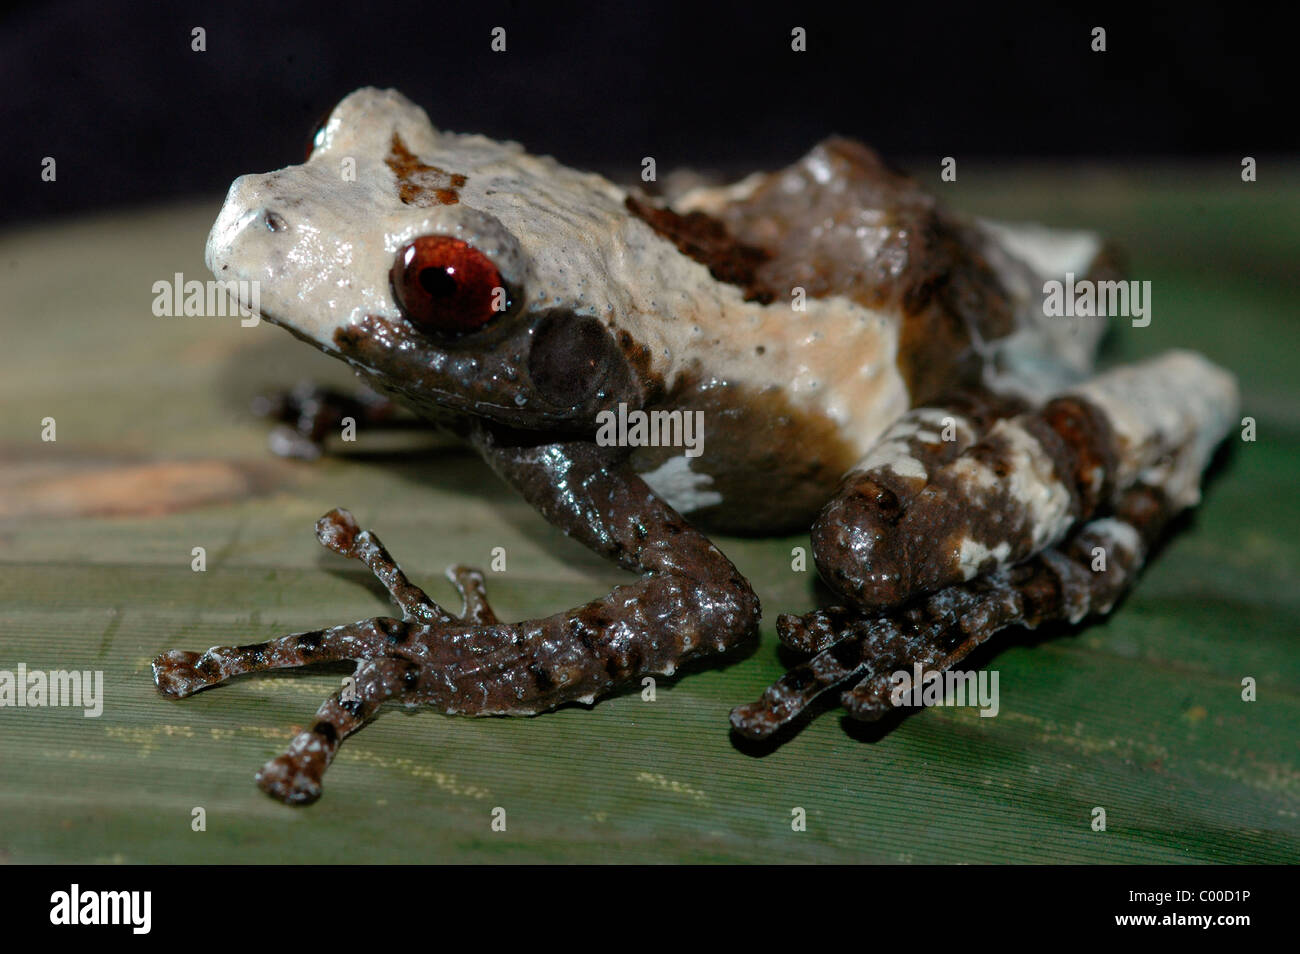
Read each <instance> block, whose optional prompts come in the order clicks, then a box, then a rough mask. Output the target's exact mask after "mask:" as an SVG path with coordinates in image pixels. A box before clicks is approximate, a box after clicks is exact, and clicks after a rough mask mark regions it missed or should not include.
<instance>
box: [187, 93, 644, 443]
mask: <svg viewBox="0 0 1300 954" xmlns="http://www.w3.org/2000/svg"><path fill="white" fill-rule="evenodd" d="M622 202H623V194H622V192H621V191H620V190H618V189H617V188H615V187H614V186H613V185H611V184H610V183H609V182H607V181H605V180H604V179H602V178H600V177H599V176H594V175H587V174H583V173H578V172H574V171H572V170H570V169H567V168H565V167H563V166H561V165H559V164H558V163H556V162H555V161H554V160H552V159H550V158H546V157H536V156H531V155H528V154H527V153H526V152H524V150H523V149H522V148H521V147H520V146H519V145H517V144H515V143H500V142H495V141H493V140H490V139H486V138H484V137H482V136H466V135H457V134H453V133H444V132H439V131H437V130H435V129H434V128H433V126H432V125H431V124H430V123H429V120H428V117H427V116H426V115H425V114H424V111H423V110H421V109H420V108H419V107H417V106H416V105H414V104H413V103H411V102H410V101H409V100H407V99H406V98H405V97H403V96H401V95H400V94H398V93H397V92H395V91H392V90H377V89H361V90H358V91H356V92H354V93H352V94H351V95H349V96H348V97H346V98H345V99H344V100H343V101H342V102H341V103H339V105H338V106H337V107H335V109H334V111H333V112H332V113H331V114H330V116H329V118H328V119H327V120H326V121H325V122H324V123H323V124H322V126H321V127H320V130H319V131H318V132H317V133H316V136H315V137H314V140H313V146H312V151H311V154H310V155H309V157H308V158H307V161H306V162H305V163H303V164H302V165H298V166H290V167H289V168H286V169H282V170H280V171H278V172H271V173H267V174H265V175H246V176H241V177H240V178H239V179H237V180H235V182H234V184H233V185H232V186H231V187H230V192H229V194H228V195H227V197H226V202H225V206H224V207H223V208H222V210H221V214H220V216H219V217H218V218H217V221H216V224H215V225H214V226H213V228H212V233H211V235H210V236H209V237H208V245H207V264H208V267H209V268H210V269H212V271H213V273H214V274H215V275H216V276H217V278H218V279H220V280H222V281H230V280H236V281H241V282H257V289H258V307H259V309H260V311H261V313H262V315H263V317H265V318H267V319H268V320H270V321H273V322H275V323H276V324H279V325H282V326H284V327H285V328H287V329H289V330H290V331H292V332H293V333H294V334H295V335H297V336H299V337H301V338H303V339H305V340H307V341H309V342H311V343H312V344H314V345H316V346H317V347H319V348H320V349H322V350H323V351H325V352H326V353H329V354H332V355H334V356H336V357H339V358H342V359H343V360H345V361H347V362H349V363H350V364H352V365H353V366H354V367H356V368H357V369H358V370H359V371H361V372H362V373H363V374H364V375H365V376H366V377H368V378H369V379H371V380H372V381H373V383H375V384H376V385H377V386H379V387H380V388H381V389H383V390H385V391H387V392H389V393H392V394H394V395H395V396H397V397H398V398H399V399H401V400H403V401H404V402H405V403H407V404H408V405H410V406H412V407H413V408H415V409H416V410H417V411H420V412H423V413H426V414H431V415H434V416H437V415H438V414H440V413H447V412H450V413H452V414H470V415H475V416H479V417H485V418H489V419H492V420H494V421H497V422H499V423H502V424H506V425H510V426H513V427H520V428H526V429H542V428H546V429H556V428H560V429H565V428H573V429H585V428H587V427H589V426H590V425H591V423H592V422H593V421H594V419H595V416H596V414H597V413H598V412H599V411H600V410H604V409H606V408H610V407H613V406H615V405H617V404H618V403H619V402H626V403H627V404H628V405H629V406H640V405H641V404H643V403H644V402H645V399H646V389H647V385H646V381H647V379H648V377H649V375H647V374H646V373H645V361H644V353H643V351H642V350H641V349H640V348H639V346H637V345H636V344H635V343H633V342H632V341H631V339H630V337H629V336H627V335H626V334H623V335H619V334H617V333H616V332H615V331H614V330H613V322H612V320H611V316H614V315H617V314H618V313H619V311H620V310H621V309H622V308H623V307H625V306H626V301H625V300H624V294H625V293H624V292H623V290H622V289H621V287H620V282H619V281H617V280H614V279H613V278H612V277H611V269H614V270H618V269H620V268H621V267H622V266H623V264H624V263H623V262H622V261H621V256H622V251H621V250H623V249H625V248H626V241H625V239H623V238H620V230H621V229H624V228H625V227H626V216H625V215H624V214H623V205H622Z"/></svg>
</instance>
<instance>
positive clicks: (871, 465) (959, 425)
mask: <svg viewBox="0 0 1300 954" xmlns="http://www.w3.org/2000/svg"><path fill="white" fill-rule="evenodd" d="M949 420H951V421H952V422H953V425H954V431H955V434H954V437H955V438H956V440H957V441H958V442H960V443H961V445H962V446H966V445H968V444H970V443H971V441H972V440H973V438H974V433H973V431H972V430H971V427H970V422H969V421H967V420H966V418H964V417H962V416H961V415H958V414H952V413H949V412H947V411H942V410H939V409H936V408H916V409H914V410H911V411H908V412H907V413H906V414H904V415H903V416H902V417H900V418H899V419H898V420H897V421H895V422H894V423H893V424H892V425H890V427H889V428H888V429H887V430H886V431H885V433H884V434H882V435H881V437H880V441H879V443H877V444H876V445H875V446H874V447H873V448H871V450H870V451H868V452H867V454H866V455H865V456H864V457H863V458H862V459H861V460H860V461H858V463H857V464H856V465H855V466H854V469H855V470H862V471H867V472H870V471H873V470H877V469H881V468H888V469H889V470H891V471H893V472H894V473H895V474H897V475H898V476H899V477H907V478H912V479H915V480H920V481H923V482H924V481H928V480H929V479H930V475H929V473H928V472H927V471H926V468H925V465H924V464H923V463H922V462H921V461H920V460H918V459H917V458H916V457H915V455H913V453H912V445H911V442H912V441H913V440H921V441H925V442H926V443H931V444H938V443H940V442H941V441H942V439H943V435H942V434H941V433H936V432H935V431H929V430H924V429H923V428H924V426H925V425H930V426H931V427H934V426H945V424H946V422H947V421H949Z"/></svg>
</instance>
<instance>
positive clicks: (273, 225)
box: [262, 209, 289, 232]
mask: <svg viewBox="0 0 1300 954" xmlns="http://www.w3.org/2000/svg"><path fill="white" fill-rule="evenodd" d="M262 222H263V223H264V224H265V225H266V230H267V231H268V232H283V231H284V230H285V229H287V228H288V227H289V223H288V222H286V221H285V220H284V217H283V216H281V215H280V214H279V213H278V212H272V211H271V210H270V209H263V210H262Z"/></svg>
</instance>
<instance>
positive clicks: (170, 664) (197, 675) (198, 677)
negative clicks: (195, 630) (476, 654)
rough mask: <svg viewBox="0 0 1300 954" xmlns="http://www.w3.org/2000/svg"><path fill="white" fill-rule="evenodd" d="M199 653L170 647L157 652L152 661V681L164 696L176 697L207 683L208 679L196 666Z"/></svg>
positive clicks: (189, 693)
mask: <svg viewBox="0 0 1300 954" xmlns="http://www.w3.org/2000/svg"><path fill="white" fill-rule="evenodd" d="M202 658H203V657H202V654H200V653H190V652H186V651H185V650H183V649H171V650H168V651H167V652H165V653H159V654H158V656H156V657H155V658H154V661H153V681H154V685H156V686H157V687H158V691H159V692H161V693H162V694H163V695H164V696H171V697H173V698H176V699H180V698H183V697H185V696H188V695H191V694H193V693H195V692H198V691H199V690H200V689H202V688H203V687H204V686H206V685H208V679H207V678H206V677H205V676H204V675H203V673H201V672H200V671H199V670H198V668H197V667H196V663H198V661H199V660H200V659H202Z"/></svg>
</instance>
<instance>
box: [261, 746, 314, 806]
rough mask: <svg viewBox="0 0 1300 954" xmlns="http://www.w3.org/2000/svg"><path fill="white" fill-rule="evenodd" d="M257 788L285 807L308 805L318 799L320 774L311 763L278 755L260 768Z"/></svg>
mask: <svg viewBox="0 0 1300 954" xmlns="http://www.w3.org/2000/svg"><path fill="white" fill-rule="evenodd" d="M257 787H258V788H260V789H261V790H262V791H264V792H266V794H268V795H270V796H271V797H272V798H275V799H279V800H280V801H282V802H284V803H285V804H286V805H309V804H311V803H312V802H314V801H316V799H318V798H320V793H321V783H320V773H319V772H318V771H316V770H315V767H314V766H313V765H312V764H311V763H308V762H304V761H303V760H302V759H296V758H293V757H292V756H289V755H280V756H277V757H275V758H273V759H271V761H269V762H267V763H266V765H264V766H262V771H260V772H258V773H257Z"/></svg>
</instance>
